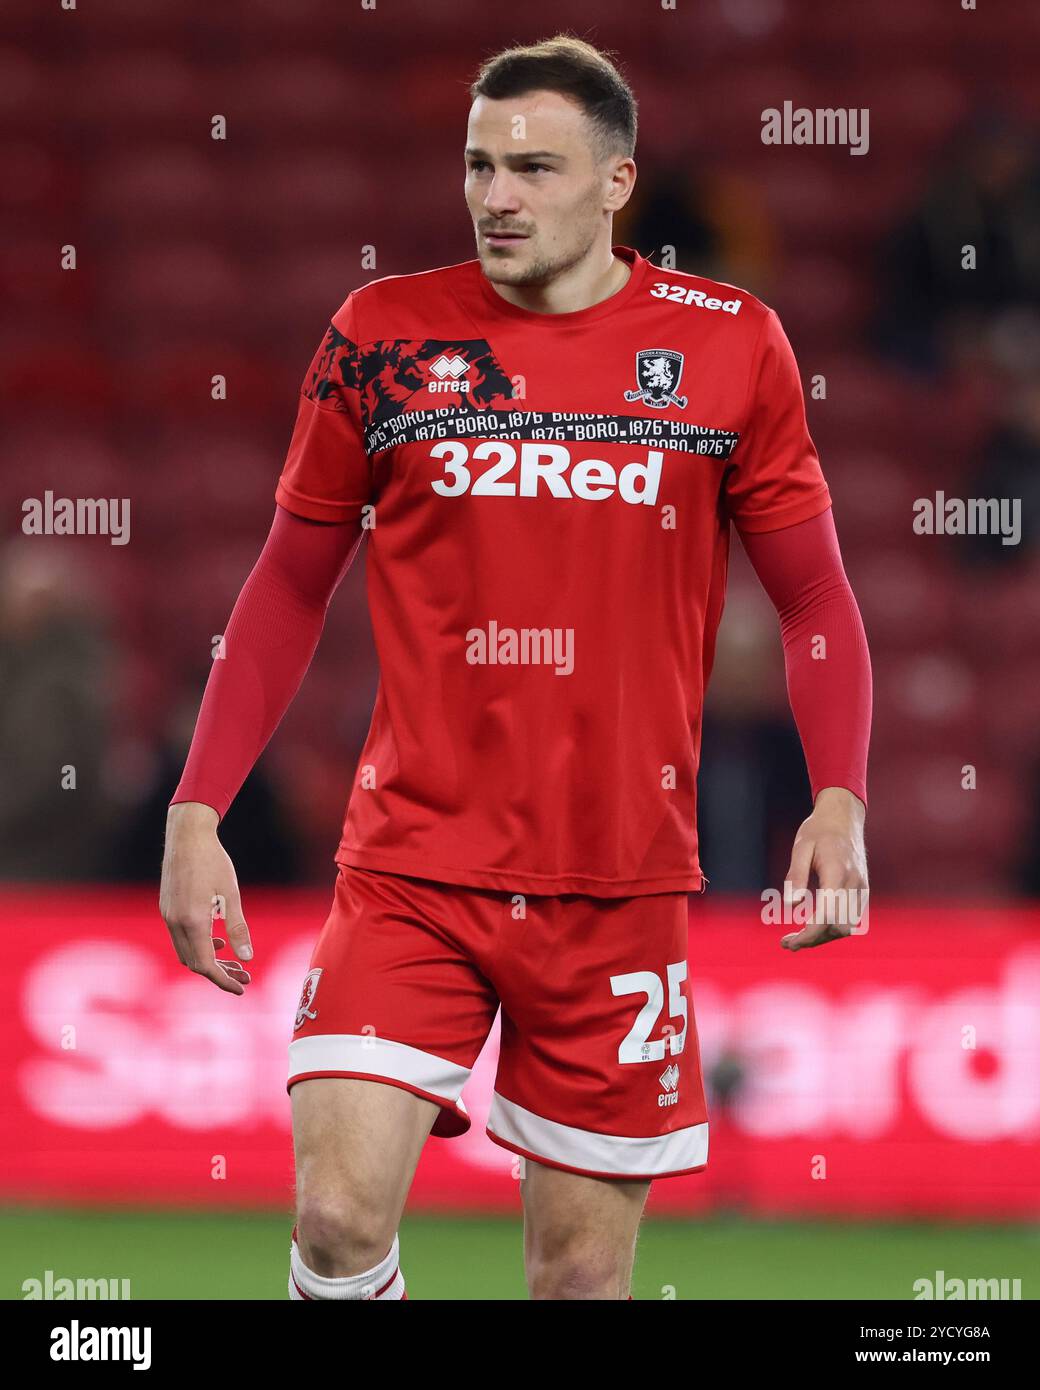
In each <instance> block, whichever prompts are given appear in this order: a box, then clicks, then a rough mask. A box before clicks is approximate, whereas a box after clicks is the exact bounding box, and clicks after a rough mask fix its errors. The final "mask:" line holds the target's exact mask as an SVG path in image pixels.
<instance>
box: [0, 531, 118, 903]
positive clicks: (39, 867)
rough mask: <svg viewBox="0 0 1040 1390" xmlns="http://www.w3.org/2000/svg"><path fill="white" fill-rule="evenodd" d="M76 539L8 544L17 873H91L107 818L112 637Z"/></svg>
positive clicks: (1, 569) (2, 680)
mask: <svg viewBox="0 0 1040 1390" xmlns="http://www.w3.org/2000/svg"><path fill="white" fill-rule="evenodd" d="M68 544H69V542H68V541H67V540H64V539H61V540H59V539H54V538H48V537H41V538H30V537H24V538H23V537H19V538H18V539H16V540H14V541H11V542H10V543H9V544H8V546H7V548H6V549H5V550H4V552H3V553H2V555H0V768H2V776H0V878H3V879H5V880H7V881H10V882H19V881H33V882H38V881H44V880H46V881H48V882H61V881H67V880H82V879H90V878H92V877H93V876H94V874H95V871H96V869H97V865H98V859H99V855H100V854H101V852H102V846H103V842H104V836H105V830H106V825H107V823H108V822H109V820H110V817H111V807H110V805H109V804H108V801H107V798H106V794H105V790H104V784H103V773H104V761H105V750H106V747H107V744H108V733H109V719H108V713H109V712H108V709H107V704H108V698H109V695H108V692H109V691H110V689H111V680H110V678H109V668H110V664H111V645H110V640H109V634H108V630H107V622H106V621H105V620H103V619H102V618H101V617H99V609H100V605H99V603H98V602H97V601H96V600H95V598H94V597H93V595H92V591H91V588H90V586H89V584H88V576H87V573H86V567H85V566H84V565H83V563H82V561H81V558H80V556H79V555H78V554H76V553H73V552H71V551H69V550H67V549H66V550H64V551H62V550H61V548H60V547H62V546H63V545H65V546H68ZM63 783H64V785H63Z"/></svg>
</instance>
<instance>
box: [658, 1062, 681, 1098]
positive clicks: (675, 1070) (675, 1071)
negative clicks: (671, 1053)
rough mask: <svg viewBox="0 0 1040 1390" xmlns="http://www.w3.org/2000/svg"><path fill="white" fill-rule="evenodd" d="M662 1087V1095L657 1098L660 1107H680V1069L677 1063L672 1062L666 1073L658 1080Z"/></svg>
mask: <svg viewBox="0 0 1040 1390" xmlns="http://www.w3.org/2000/svg"><path fill="white" fill-rule="evenodd" d="M657 1080H658V1082H659V1084H660V1086H661V1094H660V1095H659V1096H658V1097H657V1103H658V1105H661V1106H664V1105H678V1103H679V1067H678V1064H677V1063H676V1062H670V1063H669V1064H668V1066H666V1067H665V1069H664V1071H663V1072H662V1073H661V1075H660V1076H659V1077H658V1078H657Z"/></svg>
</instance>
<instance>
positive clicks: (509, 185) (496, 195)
mask: <svg viewBox="0 0 1040 1390" xmlns="http://www.w3.org/2000/svg"><path fill="white" fill-rule="evenodd" d="M484 206H485V207H486V208H487V210H488V212H490V213H491V215H492V216H493V217H505V216H507V215H508V214H509V213H514V212H517V211H518V210H519V208H520V199H519V197H518V196H517V186H516V180H515V179H514V178H513V176H512V175H511V174H510V172H509V171H508V170H506V169H497V170H496V171H495V174H494V176H493V177H492V180H491V182H490V184H489V185H488V191H487V194H486V196H485V198H484Z"/></svg>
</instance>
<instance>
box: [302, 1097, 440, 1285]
mask: <svg viewBox="0 0 1040 1390" xmlns="http://www.w3.org/2000/svg"><path fill="white" fill-rule="evenodd" d="M438 1113H439V1107H438V1106H436V1105H435V1104H434V1103H433V1102H432V1101H428V1100H424V1099H423V1098H422V1097H420V1096H416V1095H413V1094H412V1093H411V1092H410V1091H405V1090H402V1089H401V1088H400V1087H397V1086H387V1085H384V1084H383V1083H381V1082H377V1081H365V1080H361V1079H357V1078H345V1077H344V1078H340V1077H317V1078H314V1079H312V1080H309V1081H301V1082H299V1083H298V1084H297V1085H295V1086H294V1087H293V1089H292V1115H293V1145H294V1149H295V1153H296V1227H295V1230H294V1242H295V1245H296V1249H295V1250H293V1251H291V1258H292V1266H293V1267H292V1281H293V1283H294V1284H295V1286H296V1287H295V1291H294V1292H295V1293H296V1294H299V1295H300V1296H302V1297H305V1298H331V1297H342V1298H358V1299H381V1298H388V1297H402V1296H403V1294H404V1279H403V1276H402V1275H401V1274H400V1264H399V1261H398V1259H397V1230H398V1227H399V1225H400V1221H401V1213H402V1212H403V1210H404V1204H405V1199H406V1198H407V1196H408V1189H409V1187H410V1186H411V1183H412V1177H413V1175H414V1173H415V1166H416V1164H417V1163H418V1161H419V1155H420V1154H421V1153H422V1147H423V1144H424V1143H425V1142H426V1137H427V1135H428V1134H429V1132H430V1128H431V1126H432V1125H433V1122H434V1120H435V1119H436V1117H437V1115H438ZM391 1266H392V1267H391Z"/></svg>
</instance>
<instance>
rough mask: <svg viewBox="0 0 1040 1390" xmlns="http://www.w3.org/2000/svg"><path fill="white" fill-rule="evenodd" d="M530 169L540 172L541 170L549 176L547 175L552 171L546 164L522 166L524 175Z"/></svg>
mask: <svg viewBox="0 0 1040 1390" xmlns="http://www.w3.org/2000/svg"><path fill="white" fill-rule="evenodd" d="M531 169H541V170H543V171H544V172H545V173H546V174H549V173H551V172H552V170H551V169H550V168H549V166H548V164H525V165H524V172H525V173H527V172H528V171H529V170H531Z"/></svg>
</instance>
